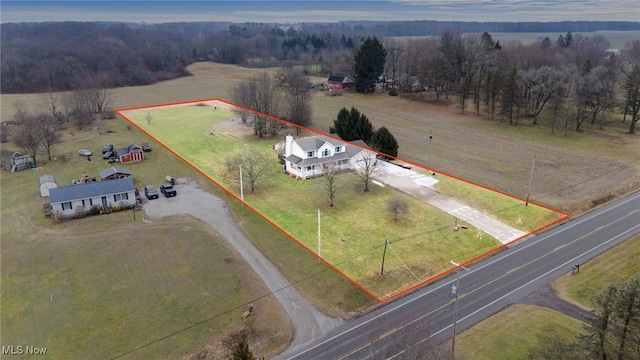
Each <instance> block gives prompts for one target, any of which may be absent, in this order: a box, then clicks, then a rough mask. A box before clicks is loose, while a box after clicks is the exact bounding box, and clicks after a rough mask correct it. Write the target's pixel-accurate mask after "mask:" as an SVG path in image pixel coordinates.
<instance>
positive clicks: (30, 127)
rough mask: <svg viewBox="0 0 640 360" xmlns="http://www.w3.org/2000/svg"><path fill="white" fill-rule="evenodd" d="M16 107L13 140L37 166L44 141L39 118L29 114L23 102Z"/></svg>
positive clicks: (19, 102) (12, 131) (16, 103)
mask: <svg viewBox="0 0 640 360" xmlns="http://www.w3.org/2000/svg"><path fill="white" fill-rule="evenodd" d="M14 107H15V110H16V114H15V115H14V121H15V122H16V125H14V126H13V127H12V129H11V138H12V139H13V142H14V144H15V145H16V146H18V147H20V148H21V149H22V150H24V152H25V153H26V154H27V155H29V156H30V157H31V159H32V160H33V163H34V164H36V165H37V158H36V157H37V155H38V147H39V146H40V143H41V141H42V135H41V131H40V129H39V124H38V118H37V117H36V116H34V115H33V114H31V113H29V111H28V110H27V109H26V107H25V105H24V103H23V102H22V101H16V102H15V103H14Z"/></svg>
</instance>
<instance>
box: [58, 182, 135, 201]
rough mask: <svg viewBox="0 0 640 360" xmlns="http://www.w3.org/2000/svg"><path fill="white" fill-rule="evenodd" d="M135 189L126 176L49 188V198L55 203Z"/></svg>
mask: <svg viewBox="0 0 640 360" xmlns="http://www.w3.org/2000/svg"><path fill="white" fill-rule="evenodd" d="M135 189H136V187H135V186H134V185H133V180H132V179H131V178H130V177H126V178H122V179H114V180H108V181H98V182H91V183H87V184H78V185H69V186H64V187H59V188H55V189H49V200H50V201H51V203H52V204H56V203H62V202H68V201H75V200H82V199H88V198H93V197H98V196H104V195H113V194H121V193H125V192H129V191H134V190H135Z"/></svg>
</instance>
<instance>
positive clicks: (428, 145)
mask: <svg viewBox="0 0 640 360" xmlns="http://www.w3.org/2000/svg"><path fill="white" fill-rule="evenodd" d="M431 139H433V135H431V129H429V142H428V143H427V170H429V171H431V169H430V168H429V157H430V156H431ZM432 172H433V171H432Z"/></svg>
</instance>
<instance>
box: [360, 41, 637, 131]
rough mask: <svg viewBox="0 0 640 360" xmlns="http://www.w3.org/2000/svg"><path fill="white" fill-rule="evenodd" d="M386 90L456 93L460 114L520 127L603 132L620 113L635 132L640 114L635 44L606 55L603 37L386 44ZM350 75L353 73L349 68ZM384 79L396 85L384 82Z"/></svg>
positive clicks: (438, 94) (441, 95)
mask: <svg viewBox="0 0 640 360" xmlns="http://www.w3.org/2000/svg"><path fill="white" fill-rule="evenodd" d="M384 48H385V49H386V59H385V62H384V63H385V67H384V72H383V74H381V75H383V76H384V78H385V79H387V80H386V82H385V84H389V86H394V87H397V88H398V89H399V91H401V92H407V93H412V92H418V93H420V94H422V93H423V92H425V91H430V92H433V93H435V97H436V100H439V99H440V98H441V97H444V98H448V97H449V95H450V94H455V95H456V101H459V107H460V109H461V111H462V112H463V113H464V112H467V111H473V112H475V113H477V114H478V115H480V114H486V115H487V116H488V117H489V118H491V119H497V120H499V121H507V122H509V124H513V125H518V123H519V122H520V121H523V120H525V119H531V121H532V123H533V124H534V125H536V124H537V123H538V121H539V117H540V116H541V114H545V115H546V116H547V117H548V118H550V124H551V131H552V132H555V131H559V130H562V131H564V132H565V134H566V132H567V131H569V130H571V129H572V130H574V131H581V130H582V128H583V124H584V123H585V122H589V123H591V124H598V126H599V127H600V129H602V127H603V124H604V117H605V114H607V113H612V112H619V113H623V114H624V115H623V121H628V123H629V133H635V124H636V122H637V120H638V111H639V110H640V97H639V95H640V94H639V89H640V41H639V40H635V41H633V42H631V43H630V44H629V46H628V47H627V48H626V49H622V50H621V51H612V50H609V42H608V41H607V40H606V39H605V38H604V37H602V36H599V35H596V36H593V37H589V36H583V35H580V34H575V35H574V34H572V33H571V32H568V33H566V34H562V35H559V36H558V38H557V39H555V40H552V39H549V38H542V39H539V40H538V41H537V42H535V43H533V44H531V45H526V46H525V45H522V44H518V43H515V44H500V43H499V42H496V41H494V40H493V38H492V36H491V34H489V33H488V32H485V33H483V34H462V33H456V32H451V31H446V32H444V33H443V34H441V36H439V37H434V38H421V39H407V40H398V39H385V40H384ZM354 69H355V68H354ZM389 80H392V81H393V82H391V83H389Z"/></svg>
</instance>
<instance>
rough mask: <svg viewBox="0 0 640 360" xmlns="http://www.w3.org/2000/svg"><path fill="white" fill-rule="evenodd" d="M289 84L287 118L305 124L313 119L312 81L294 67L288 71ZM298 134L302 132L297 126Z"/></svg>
mask: <svg viewBox="0 0 640 360" xmlns="http://www.w3.org/2000/svg"><path fill="white" fill-rule="evenodd" d="M286 78H287V84H288V85H289V87H288V89H287V92H286V95H285V101H286V104H287V107H288V111H287V116H288V117H287V120H289V121H290V122H292V123H294V124H296V125H300V126H305V125H307V124H308V123H309V121H310V120H311V114H312V110H311V105H310V101H311V96H312V95H311V91H310V88H311V83H310V82H309V80H307V78H306V77H305V76H304V74H303V73H302V72H301V71H297V70H293V68H291V69H289V71H287V75H286ZM296 134H297V135H299V134H300V128H299V127H296Z"/></svg>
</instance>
